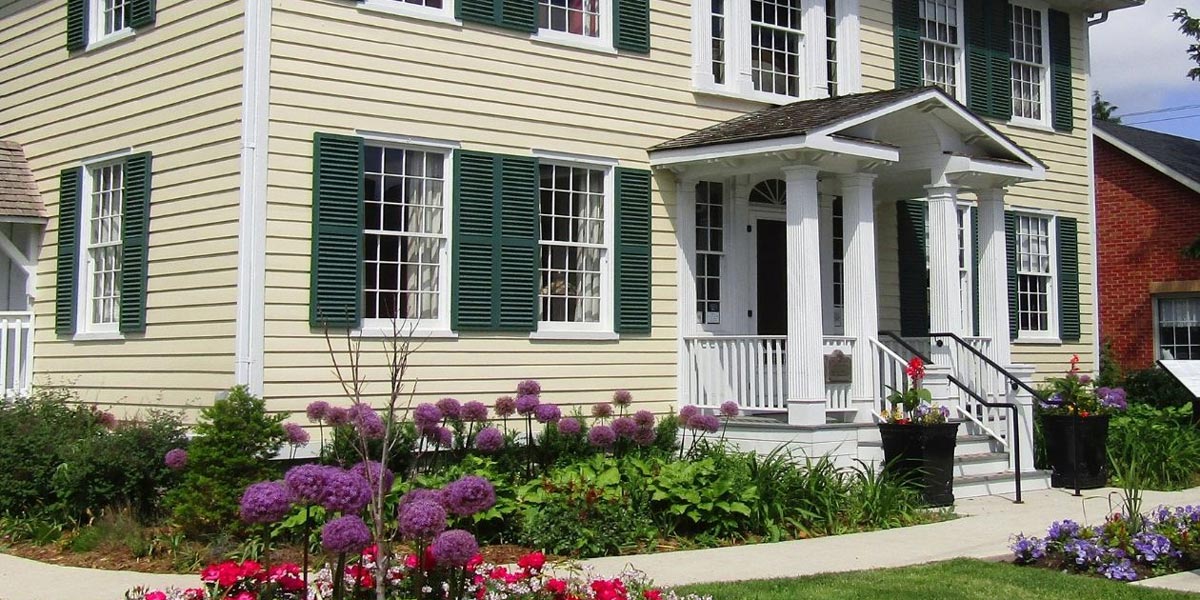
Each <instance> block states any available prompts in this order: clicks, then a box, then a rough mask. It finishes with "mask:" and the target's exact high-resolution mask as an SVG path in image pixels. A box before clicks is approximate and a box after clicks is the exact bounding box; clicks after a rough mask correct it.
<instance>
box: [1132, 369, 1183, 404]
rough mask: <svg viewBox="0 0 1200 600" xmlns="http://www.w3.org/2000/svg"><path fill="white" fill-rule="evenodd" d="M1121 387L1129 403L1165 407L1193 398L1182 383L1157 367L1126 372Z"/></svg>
mask: <svg viewBox="0 0 1200 600" xmlns="http://www.w3.org/2000/svg"><path fill="white" fill-rule="evenodd" d="M1121 387H1124V388H1125V393H1127V394H1128V395H1129V402H1130V404H1148V405H1150V406H1153V407H1155V408H1166V407H1169V406H1173V407H1179V406H1183V405H1185V404H1190V403H1191V401H1192V400H1193V398H1192V394H1191V392H1189V391H1188V390H1187V388H1185V387H1183V384H1181V383H1179V382H1178V381H1177V380H1176V379H1175V378H1174V377H1173V376H1172V375H1171V374H1170V373H1168V372H1166V371H1164V370H1162V369H1160V368H1158V367H1151V368H1149V369H1144V370H1141V371H1133V372H1132V373H1129V374H1127V375H1126V376H1125V381H1124V383H1123V384H1122V386H1121Z"/></svg>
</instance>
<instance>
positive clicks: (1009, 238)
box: [1004, 210, 1021, 340]
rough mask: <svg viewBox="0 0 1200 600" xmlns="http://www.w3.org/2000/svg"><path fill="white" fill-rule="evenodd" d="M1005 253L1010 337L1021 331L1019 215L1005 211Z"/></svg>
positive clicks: (1015, 337) (1012, 337) (1012, 338)
mask: <svg viewBox="0 0 1200 600" xmlns="http://www.w3.org/2000/svg"><path fill="white" fill-rule="evenodd" d="M1004 254H1005V258H1006V262H1007V263H1008V339H1010V340H1015V339H1017V335H1018V334H1020V332H1021V323H1020V320H1019V319H1020V306H1018V304H1017V302H1018V300H1019V298H1018V297H1017V215H1016V213H1014V212H1012V211H1007V210H1006V211H1004Z"/></svg>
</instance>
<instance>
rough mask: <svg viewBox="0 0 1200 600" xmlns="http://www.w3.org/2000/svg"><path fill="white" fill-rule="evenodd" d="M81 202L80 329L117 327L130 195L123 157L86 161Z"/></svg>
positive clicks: (109, 330) (107, 330)
mask: <svg viewBox="0 0 1200 600" xmlns="http://www.w3.org/2000/svg"><path fill="white" fill-rule="evenodd" d="M85 171H86V173H85V176H84V184H83V197H82V206H81V207H80V208H81V210H80V225H79V228H80V230H79V236H80V242H81V246H82V250H83V251H82V252H80V255H79V260H80V269H79V273H80V275H81V280H80V286H79V290H80V298H79V304H80V306H81V308H82V310H80V311H79V312H78V313H77V314H79V315H80V316H81V317H82V318H81V319H80V320H79V330H80V332H81V333H112V334H115V333H117V331H118V323H119V321H120V318H121V259H122V252H121V241H122V238H121V216H122V214H123V212H124V204H125V203H124V200H125V167H124V162H123V161H120V160H118V161H109V162H103V163H96V164H91V165H87V167H86V169H85Z"/></svg>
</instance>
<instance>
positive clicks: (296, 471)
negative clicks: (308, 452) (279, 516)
mask: <svg viewBox="0 0 1200 600" xmlns="http://www.w3.org/2000/svg"><path fill="white" fill-rule="evenodd" d="M331 470H333V471H336V470H338V469H337V467H327V466H324V465H314V464H307V465H299V466H295V467H292V468H290V469H288V471H287V473H284V475H283V482H284V483H285V484H287V486H288V490H289V491H291V493H292V496H293V498H294V499H295V501H296V502H300V503H302V504H317V503H319V502H320V501H321V496H323V495H324V494H325V479H326V478H327V477H328V475H329V473H330V471H331Z"/></svg>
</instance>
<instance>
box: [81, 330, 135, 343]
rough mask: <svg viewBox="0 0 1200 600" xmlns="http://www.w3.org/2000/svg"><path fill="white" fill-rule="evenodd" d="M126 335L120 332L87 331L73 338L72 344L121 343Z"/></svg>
mask: <svg viewBox="0 0 1200 600" xmlns="http://www.w3.org/2000/svg"><path fill="white" fill-rule="evenodd" d="M124 340H125V334H123V333H121V332H119V331H86V332H81V333H76V334H75V335H73V336H71V341H72V342H120V341H124Z"/></svg>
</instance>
